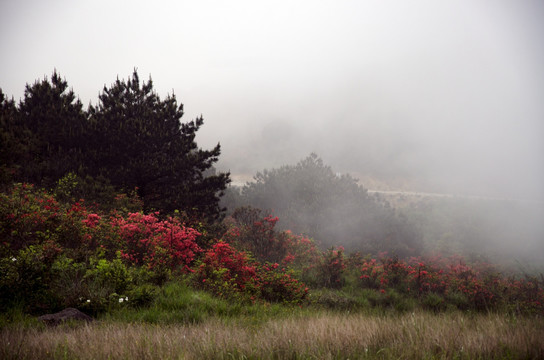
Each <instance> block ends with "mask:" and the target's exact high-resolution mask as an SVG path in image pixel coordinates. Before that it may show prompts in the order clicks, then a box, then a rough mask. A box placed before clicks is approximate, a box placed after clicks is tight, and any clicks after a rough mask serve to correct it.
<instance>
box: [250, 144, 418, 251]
mask: <svg viewBox="0 0 544 360" xmlns="http://www.w3.org/2000/svg"><path fill="white" fill-rule="evenodd" d="M241 193H242V194H241V203H240V205H251V206H254V207H256V208H260V209H266V210H270V211H272V212H273V214H274V215H275V216H278V217H279V219H280V221H279V223H278V225H279V226H280V227H281V228H286V229H290V230H292V231H294V232H296V233H304V234H307V235H309V236H311V237H313V238H315V239H316V241H318V243H320V244H321V246H322V248H327V247H330V246H333V245H343V246H344V247H345V248H346V250H350V251H351V250H362V251H369V252H378V251H390V252H394V253H396V254H398V255H399V256H406V255H410V254H413V253H415V252H417V251H418V250H419V248H420V242H419V240H420V238H419V236H418V234H417V232H416V231H415V229H414V228H413V227H412V226H411V225H410V224H409V223H408V222H407V221H405V219H403V218H401V217H399V216H397V215H396V213H395V211H394V210H393V209H391V208H390V207H388V206H387V204H385V205H384V204H383V203H380V202H378V201H376V200H375V199H374V198H373V197H371V196H369V195H368V192H367V190H366V189H364V188H363V187H362V186H360V185H358V184H357V180H356V179H354V178H352V177H351V176H350V175H337V174H335V173H334V172H333V171H332V169H331V168H330V167H329V166H326V165H324V164H323V161H322V160H321V159H320V158H319V157H318V156H317V155H316V154H311V155H310V156H308V157H307V158H305V159H303V160H302V161H300V162H299V163H298V164H296V165H294V166H282V167H280V168H278V169H273V170H264V171H263V172H260V173H258V174H257V175H256V176H255V177H254V181H253V182H250V183H248V184H246V186H244V187H243V188H242V192H241Z"/></svg>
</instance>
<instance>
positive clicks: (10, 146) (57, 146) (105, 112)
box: [0, 71, 230, 220]
mask: <svg viewBox="0 0 544 360" xmlns="http://www.w3.org/2000/svg"><path fill="white" fill-rule="evenodd" d="M182 116H183V105H181V104H180V105H178V103H177V100H176V98H175V96H174V95H172V96H168V97H167V98H166V99H165V100H161V99H160V97H159V96H158V95H157V94H156V93H155V92H154V90H153V83H152V81H151V80H149V81H148V82H144V83H143V84H142V85H140V80H139V78H138V74H137V72H136V71H134V73H133V76H132V78H130V79H129V80H128V81H120V80H119V79H118V80H117V81H116V82H115V83H114V84H113V85H112V86H111V87H110V88H106V87H105V88H104V91H103V93H102V94H100V95H99V101H98V105H97V106H90V107H89V109H88V110H87V111H84V110H83V106H82V104H81V102H80V101H79V99H77V98H76V95H75V93H74V92H73V90H71V89H69V88H68V83H67V82H66V80H63V79H62V78H61V76H60V75H59V74H58V73H57V72H56V71H55V72H53V75H52V76H51V79H50V80H49V79H47V78H44V79H43V80H41V81H36V82H35V83H34V84H33V85H27V86H26V89H25V94H24V99H23V100H22V101H21V102H20V103H19V104H18V106H17V105H16V104H15V102H14V101H13V100H8V99H6V97H5V95H4V94H3V92H1V90H0V140H1V141H0V187H2V188H4V187H6V186H9V185H10V184H11V183H12V182H28V183H33V184H36V185H37V186H39V187H44V188H47V189H54V188H56V190H57V195H58V200H61V201H68V202H70V201H71V202H73V201H77V200H78V199H80V198H84V199H86V200H87V201H89V202H90V203H93V202H96V203H98V204H100V206H102V207H103V209H107V210H111V209H112V208H113V205H114V204H112V200H113V198H114V196H115V194H117V193H130V192H132V191H135V192H136V193H137V195H138V196H139V198H140V199H141V200H142V201H143V206H144V208H145V209H146V211H151V210H153V211H156V210H161V211H163V212H164V213H173V212H174V210H176V209H177V210H181V211H184V212H186V213H188V214H191V215H195V216H198V217H201V218H204V217H208V218H210V219H214V220H215V219H217V218H219V217H221V214H222V209H221V208H220V207H219V198H220V196H221V195H222V193H223V191H224V190H225V188H226V185H227V184H228V183H229V182H230V180H229V174H228V173H215V169H214V168H213V164H214V163H215V162H217V160H218V157H219V155H220V146H219V145H217V146H215V147H214V148H213V149H212V150H202V149H200V148H199V147H198V146H197V143H196V142H195V136H196V132H197V131H198V130H199V129H200V127H201V126H202V125H203V122H204V121H203V119H202V117H199V118H197V119H195V120H193V121H189V122H187V123H181V117H182Z"/></svg>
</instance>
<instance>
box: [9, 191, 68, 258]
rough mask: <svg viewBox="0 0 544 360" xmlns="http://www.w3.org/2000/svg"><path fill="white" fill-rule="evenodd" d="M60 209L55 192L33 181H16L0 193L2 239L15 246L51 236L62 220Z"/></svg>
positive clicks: (34, 242) (32, 242)
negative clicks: (37, 186) (36, 186)
mask: <svg viewBox="0 0 544 360" xmlns="http://www.w3.org/2000/svg"><path fill="white" fill-rule="evenodd" d="M59 211H60V205H59V203H58V202H57V201H56V200H55V199H54V197H53V196H51V195H49V194H47V193H46V192H43V191H39V190H37V189H35V188H34V186H33V185H30V184H16V185H15V186H14V187H13V188H12V189H11V190H10V191H9V192H8V193H6V194H0V239H2V241H3V242H5V243H6V244H9V246H10V248H12V249H13V250H19V249H21V248H24V247H26V246H29V245H32V244H38V243H40V242H42V241H44V240H47V239H49V238H50V237H52V236H54V234H55V229H56V228H57V227H58V226H59V224H60V222H61V215H60V212H59Z"/></svg>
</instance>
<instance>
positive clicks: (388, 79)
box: [0, 0, 544, 201]
mask: <svg viewBox="0 0 544 360" xmlns="http://www.w3.org/2000/svg"><path fill="white" fill-rule="evenodd" d="M543 19H544V4H543V3H542V2H541V1H539V0H534V1H529V0H516V1H509V0H461V1H435V0H416V1H402V0H389V1H387V0H385V1H384V0H376V1H371V0H368V1H345V0H336V1H274V2H266V3H265V2H258V1H249V0H247V1H236V0H235V1H228V2H226V1H198V2H196V1H171V2H168V1H154V2H149V1H126V2H123V1H110V0H108V1H102V0H98V1H92V2H74V1H68V0H66V1H61V0H52V1H47V2H44V1H25V0H22V1H10V2H7V1H5V2H2V3H1V4H0V46H1V51H2V56H1V57H0V87H1V88H2V89H3V91H4V93H6V94H8V95H13V96H14V98H15V99H19V98H21V97H22V95H23V91H24V85H25V83H32V82H34V81H35V80H36V79H41V78H43V77H44V76H49V75H51V73H52V71H53V69H55V68H56V69H57V70H58V71H59V72H60V74H61V75H62V76H64V77H65V78H66V80H67V81H68V83H69V84H70V85H71V86H72V87H73V89H74V91H75V93H76V94H78V95H79V96H80V97H81V100H82V101H83V102H84V103H85V104H88V103H89V102H92V103H96V101H97V95H98V93H99V91H101V90H102V88H103V86H104V85H110V84H111V83H112V82H113V81H114V80H115V79H116V78H117V76H119V77H120V78H127V77H128V76H129V75H130V74H131V72H132V70H133V68H135V67H136V68H138V72H139V74H140V77H141V78H143V79H147V77H148V76H151V77H152V79H153V81H154V84H155V88H156V90H157V92H158V93H159V94H160V95H161V96H163V97H164V96H166V95H167V94H168V93H170V94H171V93H175V94H176V96H177V98H178V101H180V102H181V103H183V104H184V105H185V110H186V114H185V119H186V120H191V119H194V118H195V117H196V116H199V115H200V114H202V115H203V116H204V120H205V124H204V127H203V128H202V129H201V130H200V131H199V134H198V137H197V141H198V142H199V144H200V145H201V146H203V147H204V148H210V147H212V146H213V145H215V144H216V143H218V142H220V143H221V145H222V156H221V159H220V162H219V164H218V168H219V169H221V170H230V171H231V173H232V175H233V177H234V178H236V177H243V176H249V177H251V175H253V174H254V173H255V172H256V171H259V170H262V169H264V168H273V167H277V166H280V165H283V164H294V163H296V162H297V161H299V160H300V159H302V158H303V157H305V156H307V155H308V154H309V153H311V152H315V153H317V154H318V155H319V156H320V157H322V158H323V160H324V161H325V163H327V164H330V165H331V166H332V167H333V168H334V169H335V170H336V171H338V172H347V173H351V174H354V175H355V176H361V178H363V179H364V178H371V179H376V181H378V182H383V183H386V184H387V183H389V184H403V185H402V186H400V185H394V186H393V185H391V186H392V187H395V186H397V188H398V187H399V186H400V188H402V190H414V191H424V192H441V193H454V194H466V195H478V196H489V197H498V198H513V199H525V200H532V201H543V200H544V189H543V188H544V186H543V184H544V161H543V160H542V154H544V141H543V136H544V101H543V99H544V97H543V95H544V68H543V67H542V64H544V39H543V37H544V21H542V20H543Z"/></svg>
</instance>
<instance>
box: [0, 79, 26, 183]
mask: <svg viewBox="0 0 544 360" xmlns="http://www.w3.org/2000/svg"><path fill="white" fill-rule="evenodd" d="M19 120H20V117H19V112H18V110H17V106H16V105H15V102H14V101H13V99H12V100H8V99H7V98H6V97H5V95H4V93H3V92H2V89H0V184H1V187H2V188H3V187H4V186H6V185H8V186H9V185H10V184H11V183H12V181H13V179H14V177H15V174H16V172H17V167H18V164H19V161H18V160H19V159H20V158H21V157H22V155H23V154H24V153H25V151H24V148H23V146H22V144H21V142H20V141H19V139H20V138H21V136H20V135H21V131H22V126H21V123H20V121H19Z"/></svg>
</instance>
